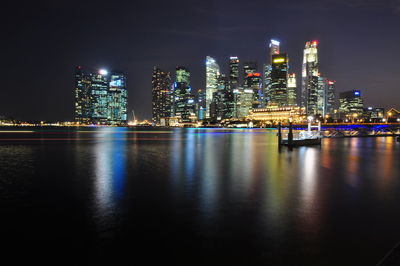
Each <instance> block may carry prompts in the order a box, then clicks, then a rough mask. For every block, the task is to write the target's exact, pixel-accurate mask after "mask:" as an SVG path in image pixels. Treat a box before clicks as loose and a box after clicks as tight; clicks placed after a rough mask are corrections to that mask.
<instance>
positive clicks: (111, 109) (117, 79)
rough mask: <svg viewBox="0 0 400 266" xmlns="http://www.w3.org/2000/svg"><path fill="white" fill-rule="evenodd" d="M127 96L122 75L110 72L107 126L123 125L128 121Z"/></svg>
mask: <svg viewBox="0 0 400 266" xmlns="http://www.w3.org/2000/svg"><path fill="white" fill-rule="evenodd" d="M127 108H128V94H127V90H126V78H125V75H124V74H123V73H118V72H112V73H111V74H110V83H109V91H108V117H107V120H108V124H111V125H124V124H126V122H127V120H128V110H127Z"/></svg>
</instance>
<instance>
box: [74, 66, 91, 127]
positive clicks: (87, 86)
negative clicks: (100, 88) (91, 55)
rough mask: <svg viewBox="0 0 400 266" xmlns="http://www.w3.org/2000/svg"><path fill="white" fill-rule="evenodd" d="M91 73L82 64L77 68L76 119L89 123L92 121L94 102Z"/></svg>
mask: <svg viewBox="0 0 400 266" xmlns="http://www.w3.org/2000/svg"><path fill="white" fill-rule="evenodd" d="M91 92H92V78H91V74H90V73H87V72H84V71H83V69H82V67H81V66H78V67H77V68H76V70H75V121H76V122H78V123H80V124H88V123H90V121H91V117H92V114H91V111H92V108H91V103H92V93H91Z"/></svg>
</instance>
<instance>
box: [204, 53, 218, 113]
mask: <svg viewBox="0 0 400 266" xmlns="http://www.w3.org/2000/svg"><path fill="white" fill-rule="evenodd" d="M219 74H220V70H219V65H218V64H217V62H216V61H215V59H214V58H212V57H210V56H207V58H206V118H210V104H211V103H212V98H213V95H214V92H216V91H217V90H218V76H219Z"/></svg>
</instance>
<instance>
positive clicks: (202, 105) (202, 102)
mask: <svg viewBox="0 0 400 266" xmlns="http://www.w3.org/2000/svg"><path fill="white" fill-rule="evenodd" d="M196 104H197V105H196V110H197V119H198V120H203V119H205V118H206V117H205V115H206V92H205V91H204V90H198V91H197V101H196Z"/></svg>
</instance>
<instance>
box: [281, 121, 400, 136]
mask: <svg viewBox="0 0 400 266" xmlns="http://www.w3.org/2000/svg"><path fill="white" fill-rule="evenodd" d="M283 126H284V127H285V126H286V125H283ZM305 128H307V124H298V125H295V126H294V129H295V130H304V129H305ZM321 133H322V134H323V136H324V137H326V138H334V137H369V136H371V137H372V136H400V123H360V124H349V123H325V124H322V127H321Z"/></svg>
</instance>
